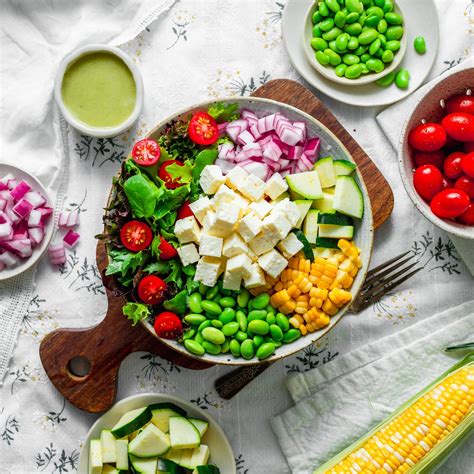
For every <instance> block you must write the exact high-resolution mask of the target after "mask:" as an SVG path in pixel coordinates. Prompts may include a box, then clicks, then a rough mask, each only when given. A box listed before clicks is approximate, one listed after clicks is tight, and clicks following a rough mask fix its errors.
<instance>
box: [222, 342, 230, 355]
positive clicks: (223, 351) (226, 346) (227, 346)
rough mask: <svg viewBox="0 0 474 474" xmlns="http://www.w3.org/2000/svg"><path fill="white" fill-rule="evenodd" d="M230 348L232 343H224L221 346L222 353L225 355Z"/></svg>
mask: <svg viewBox="0 0 474 474" xmlns="http://www.w3.org/2000/svg"><path fill="white" fill-rule="evenodd" d="M229 348H230V341H224V344H222V345H221V352H222V353H223V354H225V353H226V352H229Z"/></svg>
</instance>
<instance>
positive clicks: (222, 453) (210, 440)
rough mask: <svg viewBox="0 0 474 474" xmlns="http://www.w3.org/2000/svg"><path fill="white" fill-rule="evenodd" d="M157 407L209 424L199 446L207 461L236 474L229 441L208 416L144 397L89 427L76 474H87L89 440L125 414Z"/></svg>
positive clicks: (157, 396) (169, 399)
mask: <svg viewBox="0 0 474 474" xmlns="http://www.w3.org/2000/svg"><path fill="white" fill-rule="evenodd" d="M156 403H172V404H174V405H176V406H178V407H179V408H181V409H182V410H184V411H185V412H186V413H187V415H186V416H187V417H192V418H197V419H200V420H204V421H206V422H208V423H209V426H208V428H207V431H206V432H205V434H204V435H203V437H202V439H201V441H202V444H206V445H207V446H208V447H209V452H210V458H209V461H208V463H209V464H214V465H216V466H217V467H218V468H219V470H220V474H235V473H236V472H237V471H236V467H235V459H234V454H233V451H232V448H231V446H230V444H229V441H228V439H227V437H226V435H225V433H224V432H223V431H222V429H221V428H220V427H219V425H218V424H217V422H216V420H214V418H212V417H211V416H210V415H209V414H208V413H207V412H205V411H204V410H201V409H200V408H198V407H197V406H196V405H193V404H192V403H190V402H187V401H185V400H183V399H181V398H178V397H175V396H173V395H166V394H161V393H143V394H137V395H132V396H131V397H128V398H124V399H123V400H120V401H119V402H117V403H116V404H115V405H114V406H113V407H112V408H111V409H110V410H108V411H107V412H106V413H104V414H103V415H102V416H101V417H100V418H99V419H98V420H97V421H96V422H95V423H94V424H93V425H92V427H91V429H90V430H89V432H88V433H87V436H86V439H85V440H84V444H83V447H82V450H81V455H80V457H79V466H78V473H79V474H87V473H88V464H89V447H90V442H91V440H94V439H99V438H100V434H101V432H102V430H110V429H111V428H112V427H114V426H115V424H116V423H117V422H118V421H119V420H120V418H121V417H122V415H124V414H125V413H127V412H129V411H131V410H135V409H138V408H142V407H146V406H148V405H152V404H156Z"/></svg>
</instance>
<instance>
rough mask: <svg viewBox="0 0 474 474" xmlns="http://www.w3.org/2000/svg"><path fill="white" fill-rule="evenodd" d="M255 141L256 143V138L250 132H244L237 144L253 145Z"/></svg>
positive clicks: (238, 138)
mask: <svg viewBox="0 0 474 474" xmlns="http://www.w3.org/2000/svg"><path fill="white" fill-rule="evenodd" d="M254 141H255V138H254V137H253V135H252V134H251V133H250V132H249V131H248V130H244V131H243V132H242V133H241V134H239V136H238V137H237V142H238V143H240V144H241V145H248V144H249V143H253V142H254Z"/></svg>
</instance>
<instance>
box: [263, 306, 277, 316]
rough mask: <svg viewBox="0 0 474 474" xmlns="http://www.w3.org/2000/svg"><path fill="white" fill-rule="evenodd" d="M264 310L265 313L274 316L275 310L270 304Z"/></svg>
mask: <svg viewBox="0 0 474 474" xmlns="http://www.w3.org/2000/svg"><path fill="white" fill-rule="evenodd" d="M265 310H266V311H267V313H272V314H276V309H275V308H274V307H273V306H272V305H270V304H268V305H267V306H266V308H265Z"/></svg>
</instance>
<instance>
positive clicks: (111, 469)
mask: <svg viewBox="0 0 474 474" xmlns="http://www.w3.org/2000/svg"><path fill="white" fill-rule="evenodd" d="M123 472H124V471H122V470H121V469H117V468H116V467H115V466H112V465H111V464H104V467H103V468H102V474H122V473H123Z"/></svg>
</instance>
